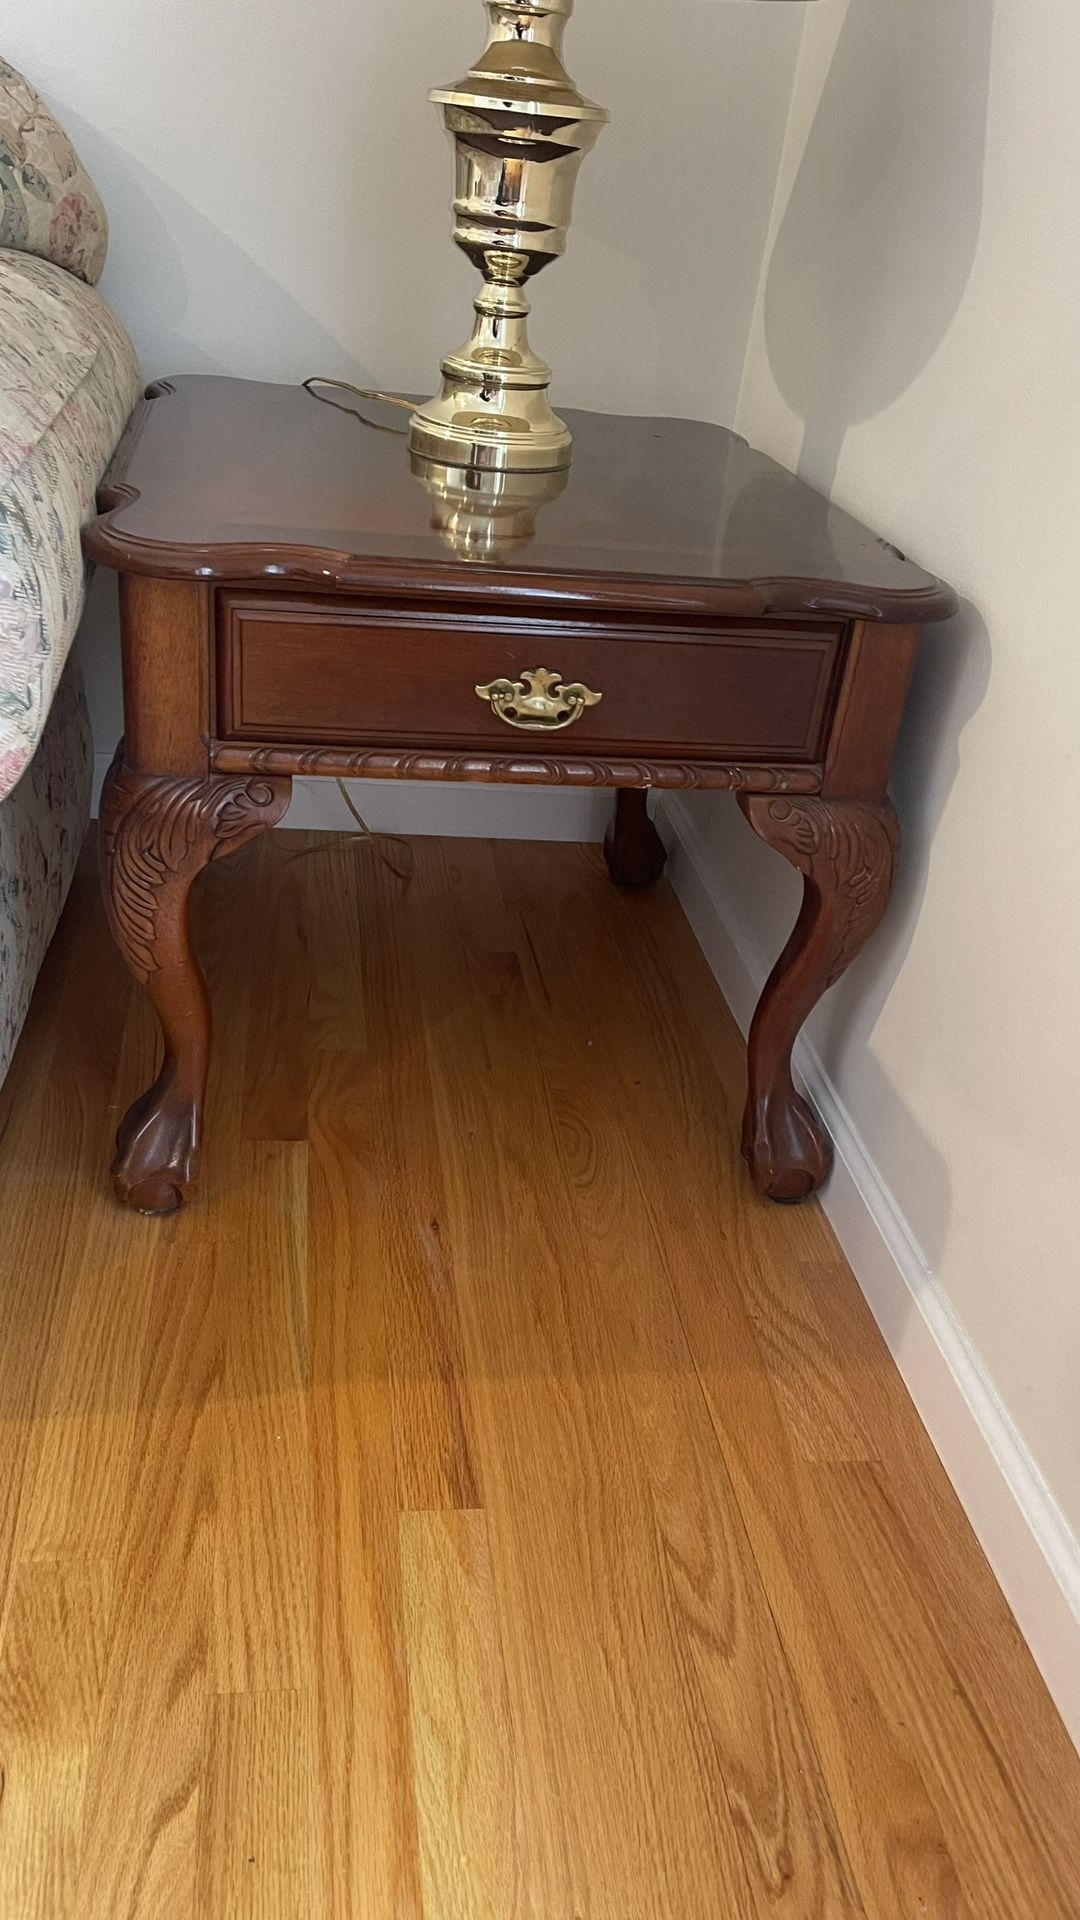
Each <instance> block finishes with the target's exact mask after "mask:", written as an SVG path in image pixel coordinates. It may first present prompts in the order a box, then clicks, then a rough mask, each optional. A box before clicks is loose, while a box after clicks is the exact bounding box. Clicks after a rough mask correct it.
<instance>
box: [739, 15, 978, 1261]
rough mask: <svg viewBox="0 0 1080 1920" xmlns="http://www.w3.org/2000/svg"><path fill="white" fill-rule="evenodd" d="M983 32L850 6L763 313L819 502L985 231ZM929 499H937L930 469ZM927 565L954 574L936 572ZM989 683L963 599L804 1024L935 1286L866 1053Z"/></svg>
mask: <svg viewBox="0 0 1080 1920" xmlns="http://www.w3.org/2000/svg"><path fill="white" fill-rule="evenodd" d="M991 35H992V4H991V0H905V3H904V4H903V5H902V6H891V5H886V4H883V3H882V0H850V3H849V5H848V10H847V13H846V15H845V18H844V21H843V24H842V26H841V28H840V31H839V35H838V37H837V41H836V47H835V54H834V58H833V61H832V64H831V67H830V69H829V72H828V75H827V78H826V80H825V83H824V87H823V90H822V94H821V98H820V102H819V105H818V109H817V112H816V115H815V118H814V121H813V124H812V127H811V129H810V133H809V136H808V139H807V143H806V150H805V153H804V155H803V158H802V161H801V164H800V166H799V170H798V173H797V176H796V178H795V181H794V184H793V186H792V190H791V195H790V198H789V201H788V204H787V208H786V210H785V213H784V216H783V220H782V222H781V225H780V228H779V232H778V234H777V239H776V244H775V248H774V251H773V254H772V257H771V260H770V263H769V267H768V271H767V277H766V286H765V297H764V328H765V341H766V348H767V353H768V359H769V365H770V368H771V371H772V375H773V378H774V379H775V381H776V384H777V386H778V387H779V389H780V391H781V393H782V395H783V397H784V399H785V400H786V402H787V404H788V405H789V407H791V408H792V409H793V410H794V412H795V413H796V414H797V415H798V416H799V417H800V418H801V419H802V421H803V422H804V431H803V439H802V447H801V451H800V456H799V461H798V469H799V472H800V474H801V475H802V476H803V477H804V478H805V479H807V480H808V481H810V482H811V483H812V484H813V485H815V486H817V487H820V488H822V489H823V490H825V491H831V490H832V488H833V485H834V482H835V480H836V476H837V471H838V467H839V462H840V457H841V453H842V450H843V446H844V442H845V439H846V437H847V434H848V432H849V431H850V429H851V428H852V427H857V426H859V425H860V424H862V423H863V422H866V421H869V420H871V419H873V418H874V417H875V416H876V415H878V414H881V413H883V412H884V411H885V410H886V409H887V408H889V407H890V406H892V405H893V404H894V403H895V402H896V401H897V400H899V399H900V398H901V396H902V395H903V394H904V393H906V392H907V390H908V389H909V388H910V387H911V386H912V385H913V383H914V382H915V381H916V379H917V378H918V376H919V374H920V373H921V372H922V371H923V369H924V368H925V367H926V366H928V364H929V363H930V361H931V360H932V358H933V356H934V354H935V352H936V351H937V348H938V347H939V345H940V343H941V342H942V340H943V339H944V338H945V336H946V334H947V333H948V331H949V328H950V326H951V324H952V321H953V319H954V317H955V315H956V313H957V311H958V309H959V307H960V305H961V302H962V300H963V297H964V292H965V289H966V287H967V284H968V281H969V279H970V276H971V272H972V268H973V265H974V261H975V257H976V252H977V247H978V239H979V231H980V226H981V220H982V198H983V187H982V181H983V166H984V155H985V144H986V117H987V103H988V94H989V82H990V46H991ZM924 467H925V463H924ZM921 484H922V485H923V486H924V487H925V486H926V485H927V484H929V486H930V487H931V488H932V487H933V484H934V480H933V472H932V468H931V469H930V470H929V480H928V482H927V480H926V479H925V478H924V480H923V481H922V483H921ZM854 504H855V505H856V507H857V505H858V502H857V501H856V502H855V503H854ZM882 531H884V532H886V533H892V532H894V531H895V528H892V527H886V528H883V529H882ZM918 557H919V558H920V559H923V560H927V561H928V562H929V564H931V565H933V564H934V556H933V555H932V554H931V555H926V554H920V555H919V556H918ZM937 563H938V564H939V566H940V568H941V571H942V572H943V573H947V572H948V565H947V556H938V562H937ZM989 672H990V640H989V635H988V633H987V630H986V626H985V624H984V622H983V621H982V619H981V617H980V615H979V613H978V611H977V610H976V608H975V607H973V606H972V605H971V604H970V603H969V602H965V603H963V605H962V608H961V612H960V615H959V617H958V618H957V619H956V620H954V621H952V622H951V623H950V624H949V625H948V626H946V627H944V628H942V629H938V630H931V631H930V632H929V633H928V634H927V636H926V640H925V643H924V646H923V649H922V654H921V658H920V662H919V666H918V669H917V672H916V676H915V682H914V685H913V689H912V695H911V699H910V702H909V705H908V710H907V715H906V718H905V723H904V729H903V732H902V735H901V739H900V744H899V749H898V753H897V758H896V763H895V766H894V773H893V781H892V788H893V796H894V799H895V802H896V806H897V811H898V812H899V815H900V819H901V825H902V829H903V834H904V846H905V857H904V860H903V862H902V865H901V870H900V877H899V880H898V884H897V890H896V894H895V896H894V900H893V905H892V908H891V911H890V915H889V918H888V920H887V921H886V924H885V927H884V929H883V930H882V932H881V934H880V935H879V936H878V937H877V939H876V940H875V942H874V943H873V944H872V946H871V947H870V949H869V951H868V953H867V954H866V955H865V956H864V958H863V959H862V961H861V962H860V963H859V964H858V965H857V966H856V968H855V969H854V970H853V972H852V974H851V975H850V976H849V978H848V980H847V981H845V982H843V983H842V984H841V985H840V987H839V988H838V989H837V990H836V992H835V993H834V994H832V995H830V996H829V999H828V1001H827V1002H826V1005H825V1007H824V1008H823V1009H822V1010H821V1012H820V1014H819V1016H818V1018H817V1020H816V1022H815V1025H814V1042H815V1045H816V1047H817V1050H818V1052H819V1054H820V1055H821V1058H822V1060H823V1062H824V1064H825V1066H826V1068H827V1071H828V1072H829V1075H830V1077H831V1078H832V1079H833V1081H834V1083H835V1084H837V1085H838V1086H839V1087H840V1088H841V1089H852V1088H853V1087H856V1085H857V1092H856V1094H855V1103H856V1104H857V1107H858V1117H859V1120H860V1125H861V1126H862V1125H863V1123H864V1121H865V1118H866V1117H867V1116H872V1124H873V1132H872V1136H871V1137H870V1138H871V1146H872V1151H873V1154H874V1157H875V1158H876V1159H877V1160H878V1161H880V1162H881V1164H882V1165H883V1166H885V1167H887V1168H888V1169H889V1179H890V1184H892V1185H894V1191H895V1193H896V1198H897V1201H898V1204H899V1205H900V1208H901V1212H902V1213H903V1214H904V1215H905V1217H907V1218H908V1219H909V1220H910V1221H911V1223H912V1226H913V1227H914V1228H915V1230H916V1231H917V1233H918V1237H919V1241H920V1245H921V1250H922V1253H923V1255H924V1257H925V1259H926V1261H927V1264H928V1265H929V1267H930V1269H931V1271H933V1270H934V1269H936V1267H937V1266H938V1264H939V1262H940V1258H941V1254H942V1251H943V1247H944V1242H945V1238H946V1234H947V1231H948V1225H949V1217H950V1210H951V1205H950V1202H951V1196H950V1185H949V1175H948V1168H947V1165H946V1163H945V1162H944V1161H943V1159H942V1156H941V1154H940V1153H939V1152H938V1150H937V1148H936V1147H935V1146H934V1145H933V1144H932V1143H931V1142H930V1141H929V1140H927V1139H926V1137H925V1135H924V1134H923V1132H922V1130H921V1128H920V1126H919V1123H918V1121H917V1119H916V1118H915V1117H914V1115H912V1114H911V1113H910V1112H909V1111H908V1109H907V1108H906V1107H905V1105H904V1103H903V1101H902V1099H901V1098H900V1095H899V1093H898V1091H897V1089H896V1087H895V1086H894V1085H893V1084H892V1082H891V1081H890V1080H889V1078H888V1076H887V1074H886V1073H885V1071H884V1070H883V1069H882V1068H881V1067H880V1066H879V1065H878V1063H877V1061H876V1059H875V1057H874V1054H873V1052H872V1051H871V1049H870V1047H869V1046H868V1044H867V1042H868V1040H869V1038H870V1035H871V1034H872V1032H873V1029H874V1027H875V1025H876V1023H877V1019H878V1016H879V1014H880V1011H881V1008H882V1006H883V1004H884V1002H885V1000H886V999H887V997H888V995H889V993H890V991H891V989H892V986H893V983H894V981H895V980H896V977H897V975H898V973H899V971H900V968H901V966H902V965H903V962H904V958H905V956H906V954H907V950H908V947H909V945H910V943H911V940H912V937H913V935H914V930H915V926H916V923H917V921H918V918H919V914H920V911H921V907H922V901H923V895H924V893H925V891H926V886H927V880H928V877H929V870H930V855H931V846H932V842H933V839H934V835H935V832H936V830H937V827H938V823H939V821H940V819H941V816H942V813H943V811H944V808H945V805H946V801H947V799H948V795H949V792H950V789H951V787H952V784H953V781H954V779H955V778H956V775H957V773H958V771H959V767H960V739H961V735H962V732H963V728H964V726H965V725H966V723H967V721H968V720H969V719H970V717H971V715H972V714H973V713H974V712H975V711H976V710H977V708H978V707H979V705H980V704H981V702H982V698H983V695H984V693H985V690H986V686H987V682H988V679H989ZM942 986H943V988H944V987H945V983H944V982H943V983H942ZM943 1002H944V995H943ZM926 1043H927V1045H928V1046H930V1047H932V1046H933V1024H932V1022H928V1023H927V1041H926ZM913 1068H914V1071H915V1072H916V1074H917V1063H913ZM866 1131H867V1132H869V1130H868V1129H867V1130H866ZM894 1170H895V1173H896V1179H895V1181H894Z"/></svg>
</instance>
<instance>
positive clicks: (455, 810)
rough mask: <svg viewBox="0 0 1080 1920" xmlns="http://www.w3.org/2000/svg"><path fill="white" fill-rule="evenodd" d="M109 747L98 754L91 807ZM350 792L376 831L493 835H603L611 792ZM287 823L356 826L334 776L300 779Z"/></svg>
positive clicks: (401, 787)
mask: <svg viewBox="0 0 1080 1920" xmlns="http://www.w3.org/2000/svg"><path fill="white" fill-rule="evenodd" d="M111 759H112V755H111V754H107V753H99V754H96V755H95V757H94V799H93V810H94V812H95V813H96V812H97V806H98V795H99V794H100V792H101V784H102V781H103V780H104V778H105V775H106V773H107V772H108V770H109V762H110V760H111ZM348 788H349V793H350V796H351V798H352V802H353V805H354V806H355V807H357V808H358V810H359V811H360V813H362V814H363V816H364V819H365V820H366V821H367V824H368V826H369V827H370V828H371V830H372V832H373V833H416V834H446V835H447V836H449V837H453V838H456V837H458V836H459V835H477V836H479V837H481V838H483V839H487V840H602V839H603V837H604V833H605V831H606V828H607V822H608V817H609V815H610V812H611V806H612V797H611V794H610V793H608V792H606V791H605V790H604V789H603V788H601V789H598V790H597V789H593V788H590V787H519V786H511V785H510V784H506V785H499V786H496V785H494V784H491V785H488V784H484V783H482V782H479V781H477V782H473V783H468V782H465V781H451V780H350V781H349V782H348ZM281 824H282V826H283V827H309V828H318V829H320V830H322V831H325V832H329V833H339V832H340V833H353V832H355V831H356V822H355V821H354V820H353V819H352V817H351V815H350V813H349V809H348V807H347V806H346V805H345V802H344V800H343V799H342V797H341V795H340V793H339V792H338V789H337V786H336V784H335V782H334V781H333V780H294V781H293V797H292V801H291V803H290V806H289V811H288V813H287V814H286V815H285V818H284V820H283V821H282V823H281Z"/></svg>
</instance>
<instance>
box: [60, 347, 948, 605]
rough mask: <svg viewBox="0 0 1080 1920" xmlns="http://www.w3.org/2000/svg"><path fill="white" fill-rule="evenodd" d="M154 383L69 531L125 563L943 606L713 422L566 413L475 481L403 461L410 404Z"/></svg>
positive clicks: (231, 384)
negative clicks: (523, 466)
mask: <svg viewBox="0 0 1080 1920" xmlns="http://www.w3.org/2000/svg"><path fill="white" fill-rule="evenodd" d="M152 393H153V396H154V397H151V398H148V399H147V400H146V401H145V402H144V403H143V404H142V406H141V408H140V409H139V411H138V413H137V414H136V416H135V418H134V419H133V421H132V424H131V427H130V428H129V431H128V433H127V434H126V435H125V438H124V441H123V442H122V443H121V447H120V449H119V450H118V453H117V456H116V458H115V459H114V461H113V464H112V467H111V468H110V471H109V474H108V475H107V476H106V480H105V482H104V484H103V486H102V488H101V492H100V505H101V508H102V517H101V518H100V519H99V520H97V521H96V522H94V523H93V524H92V525H91V526H90V527H89V528H88V529H87V530H86V534H85V536H84V538H85V545H86V549H87V552H88V554H89V555H90V556H91V558H93V559H95V560H98V561H100V562H102V563H103V564H105V565H108V566H111V567H115V568H117V569H118V570H120V571H123V572H134V573H145V574H153V575H156V576H159V577H169V578H191V577H202V578H205V579H208V580H244V581H250V580H265V581H266V583H267V584H270V583H271V582H278V583H281V584H285V583H295V584H303V585H304V586H306V587H308V588H309V589H310V588H316V589H318V588H319V587H323V588H325V590H327V591H330V592H334V591H343V590H365V589H368V590H375V589H390V590H393V591H395V592H401V591H409V590H410V588H415V590H416V591H418V592H431V591H443V592H448V591H449V592H453V593H454V594H455V595H456V596H462V595H463V596H465V597H470V596H473V595H475V596H477V597H479V596H482V595H484V594H487V593H489V592H490V590H491V588H492V586H494V585H496V584H501V585H503V586H505V587H506V588H507V589H508V590H510V591H513V592H524V593H529V594H532V595H537V594H549V595H554V596H556V597H558V598H559V599H560V600H566V599H574V598H576V597H581V598H585V599H589V600H594V601H598V602H601V603H602V602H605V601H606V602H609V603H611V604H626V603H627V602H629V601H633V600H642V601H648V602H649V603H650V604H654V605H655V604H657V603H660V604H668V605H671V606H673V607H681V608H684V609H688V610H692V609H694V608H701V609H702V610H706V611H716V612H729V613H732V614H735V613H738V614H743V613H746V614H759V615H760V614H768V613H770V612H793V611H801V612H818V613H823V614H824V613H839V614H845V615H853V616H855V617H861V618H864V619H882V620H887V621H890V622H895V621H905V620H910V621H917V622H925V621H928V620H935V619H942V618H945V617H947V616H948V615H949V614H950V613H952V612H953V611H954V609H955V605H956V602H955V598H954V596H953V594H952V592H951V591H950V589H949V588H947V587H945V586H944V585H942V583H941V582H940V581H938V580H936V579H934V577H933V576H932V575H930V574H928V573H925V572H923V570H922V569H921V568H920V567H918V566H916V565H914V564H913V563H912V562H911V561H909V560H907V559H905V558H904V556H903V555H901V554H900V553H899V552H898V551H897V550H896V548H894V547H892V546H890V545H889V544H888V543H887V542H885V541H884V540H881V539H879V538H878V537H877V536H876V535H874V534H873V533H871V532H870V531H869V530H868V529H866V528H865V527H862V526H860V525H859V523H858V522H857V521H856V520H854V519H852V518H851V516H850V515H848V514H846V513H843V512H841V511H840V509H839V508H837V507H835V506H832V505H830V504H829V503H828V501H826V500H825V499H824V498H823V497H822V496H821V495H820V494H818V493H816V492H815V491H814V490H813V489H812V488H811V487H809V486H807V485H806V484H805V483H804V482H803V481H801V480H799V479H797V478H795V477H794V476H793V475H792V474H790V473H788V472H787V471H786V470H785V469H784V468H782V467H780V466H778V465H777V464H776V463H775V461H773V460H770V459H768V458H767V457H766V456H765V455H764V454H762V453H758V452H755V451H754V450H753V449H752V448H750V447H748V446H747V445H746V443H745V441H743V440H741V439H740V438H739V437H738V436H737V435H735V434H733V433H731V432H729V431H728V430H727V429H725V428H723V427H716V426H709V425H706V424H704V423H702V422H699V421H690V420H665V419H635V418H627V417H625V416H621V415H620V416H615V415H608V414H595V413H573V412H567V414H566V418H567V421H568V423H569V425H570V426H571V428H572V430H573V435H574V453H573V464H572V466H571V468H570V470H569V472H568V473H566V474H564V475H554V476H537V475H530V476H521V477H520V479H516V478H515V477H512V476H511V477H509V478H508V479H506V480H504V481H503V482H502V483H501V484H500V483H498V482H491V481H488V480H486V479H485V480H483V481H481V482H479V483H478V485H477V486H472V485H471V483H470V482H469V481H467V480H466V478H465V476H462V475H461V474H456V475H455V474H448V473H447V471H446V470H445V469H437V468H428V467H425V466H422V465H418V464H417V463H416V462H411V461H410V457H409V454H408V451H407V447H406V443H405V440H404V437H403V436H402V433H401V431H400V429H401V428H403V427H404V425H405V418H406V416H404V415H403V414H395V413H394V412H393V410H392V409H390V408H388V407H382V406H378V405H376V404H375V403H372V402H363V401H359V400H354V399H352V398H351V397H350V396H348V395H343V396H340V398H341V399H342V400H343V401H344V402H345V405H344V406H338V405H331V404H326V402H325V401H320V400H317V399H316V398H315V397H314V396H313V395H312V394H311V393H309V392H307V391H306V390H305V389H304V388H302V387H293V386H276V385H269V384H266V383H263V382H257V381H245V380H233V379H225V378H217V377H208V376H205V375H186V376H182V377H180V378H177V379H175V380H172V381H169V382H165V383H162V385H161V386H160V387H159V388H157V389H153V390H152ZM347 408H348V409H350V410H346V409H347ZM353 408H357V409H359V410H360V411H361V412H362V413H363V414H365V415H366V416H367V419H366V421H365V420H364V419H362V418H360V417H359V414H358V413H357V412H356V411H352V410H351V409H353ZM493 487H494V488H495V491H494V492H492V491H491V489H492V488H493ZM545 496H547V497H545Z"/></svg>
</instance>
